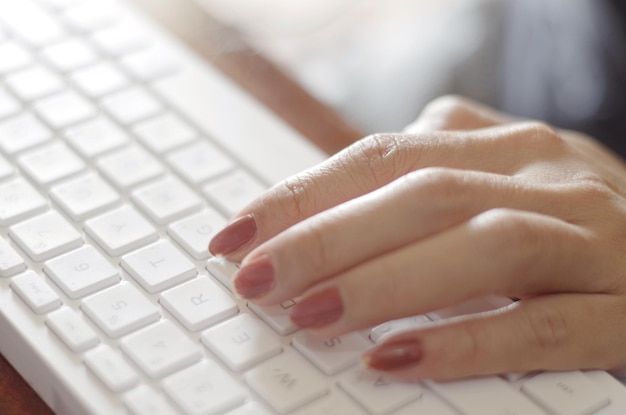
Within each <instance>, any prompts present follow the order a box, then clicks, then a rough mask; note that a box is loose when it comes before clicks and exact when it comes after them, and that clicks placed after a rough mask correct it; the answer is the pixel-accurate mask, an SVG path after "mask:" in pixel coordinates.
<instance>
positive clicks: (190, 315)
mask: <svg viewBox="0 0 626 415" xmlns="http://www.w3.org/2000/svg"><path fill="white" fill-rule="evenodd" d="M160 302H161V304H162V305H163V307H165V308H166V309H167V310H168V311H169V312H170V313H172V315H173V316H174V317H175V318H176V319H177V320H178V321H179V322H180V323H181V324H183V326H185V328H187V330H191V331H197V330H201V329H203V328H206V327H208V326H210V325H213V324H215V323H218V322H220V321H222V320H224V319H226V318H228V317H231V316H234V315H235V314H237V312H238V311H239V309H238V308H237V304H236V303H235V302H234V301H233V299H232V298H231V297H230V296H228V295H227V294H226V293H224V292H223V291H222V289H221V288H219V287H218V286H217V284H215V283H214V282H213V281H211V279H209V278H207V277H199V278H196V279H193V280H191V281H189V282H186V283H185V284H182V285H180V286H178V287H175V288H172V289H171V290H169V291H166V292H164V293H163V294H161V299H160Z"/></svg>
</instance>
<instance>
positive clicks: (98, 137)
mask: <svg viewBox="0 0 626 415" xmlns="http://www.w3.org/2000/svg"><path fill="white" fill-rule="evenodd" d="M64 135H65V137H66V138H67V141H68V142H69V143H70V145H71V146H72V147H74V148H75V149H76V151H78V152H79V153H80V154H82V155H83V156H85V157H87V158H93V157H95V156H99V155H101V154H103V153H106V152H107V151H111V150H113V149H116V148H118V147H121V146H122V145H124V144H126V143H128V142H129V137H128V134H126V132H124V131H123V130H122V129H120V128H119V127H118V126H116V125H115V124H113V123H112V122H111V121H109V120H108V119H106V118H101V117H99V118H94V119H93V120H90V121H87V122H84V123H82V124H78V125H76V126H74V127H71V128H68V129H67V130H65V133H64Z"/></svg>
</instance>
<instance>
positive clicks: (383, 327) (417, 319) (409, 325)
mask: <svg viewBox="0 0 626 415" xmlns="http://www.w3.org/2000/svg"><path fill="white" fill-rule="evenodd" d="M429 323H431V320H430V319H429V318H428V317H426V316H425V315H419V316H413V317H406V318H401V319H398V320H392V321H388V322H386V323H383V324H380V325H378V326H376V327H374V328H373V329H372V331H371V332H370V336H369V337H370V339H371V340H372V341H373V342H378V341H379V340H380V339H381V338H382V337H383V336H387V335H390V334H393V333H398V332H400V331H404V330H410V329H416V328H418V327H422V326H424V325H426V324H429Z"/></svg>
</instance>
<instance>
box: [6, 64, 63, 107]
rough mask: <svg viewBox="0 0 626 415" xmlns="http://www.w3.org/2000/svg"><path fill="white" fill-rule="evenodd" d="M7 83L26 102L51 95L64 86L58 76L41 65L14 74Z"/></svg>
mask: <svg viewBox="0 0 626 415" xmlns="http://www.w3.org/2000/svg"><path fill="white" fill-rule="evenodd" d="M5 81H6V84H7V86H8V87H9V88H10V89H11V90H12V91H13V93H15V95H17V96H18V97H19V98H21V99H22V100H24V101H32V100H34V99H37V98H41V97H44V96H46V95H50V94H52V93H54V92H57V91H59V90H61V89H62V88H63V86H64V83H63V81H62V80H61V78H60V77H59V76H58V75H56V74H54V73H53V72H52V71H50V70H49V69H46V68H45V67H43V66H41V65H36V66H31V67H30V68H28V69H24V70H21V71H19V72H14V73H12V74H11V75H9V76H8V77H7V78H6V80H5Z"/></svg>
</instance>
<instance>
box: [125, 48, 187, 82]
mask: <svg viewBox="0 0 626 415" xmlns="http://www.w3.org/2000/svg"><path fill="white" fill-rule="evenodd" d="M120 63H121V64H122V66H124V68H126V70H128V71H129V72H130V73H132V74H133V75H134V76H135V77H136V78H138V79H140V80H143V81H154V80H155V79H157V78H161V77H163V76H167V75H170V74H172V73H173V72H175V71H176V69H177V66H176V64H175V63H174V62H173V61H172V59H171V57H170V55H169V54H168V51H167V50H165V49H161V48H158V47H156V46H152V47H149V48H146V49H143V50H140V51H139V52H136V53H133V54H131V55H128V56H126V57H125V58H124V59H122V61H121V62H120Z"/></svg>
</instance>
